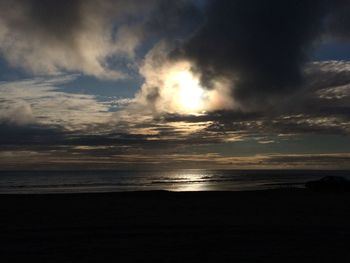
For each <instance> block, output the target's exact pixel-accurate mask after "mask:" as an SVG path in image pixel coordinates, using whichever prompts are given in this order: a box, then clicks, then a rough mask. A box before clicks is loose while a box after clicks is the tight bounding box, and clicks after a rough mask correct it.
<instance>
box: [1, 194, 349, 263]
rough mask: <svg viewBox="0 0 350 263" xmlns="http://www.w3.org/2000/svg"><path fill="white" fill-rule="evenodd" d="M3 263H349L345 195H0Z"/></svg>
mask: <svg viewBox="0 0 350 263" xmlns="http://www.w3.org/2000/svg"><path fill="white" fill-rule="evenodd" d="M0 204H1V217H0V236H1V244H0V245H1V246H0V262H64V263H70V262H73V263H74V262H298V263H300V262H350V194H346V193H339V194H335V193H313V192H308V191H307V190H296V189H295V190H292V189H291V190H271V191H256V192H196V193H189V192H188V193H169V192H139V193H107V194H61V195H60V194H52V195H0Z"/></svg>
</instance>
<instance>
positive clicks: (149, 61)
mask: <svg viewBox="0 0 350 263" xmlns="http://www.w3.org/2000/svg"><path fill="white" fill-rule="evenodd" d="M349 13H350V1H349V0H332V1H331V0H316V1H315V0H313V1H311V0H303V1H298V0H294V1H292V0H287V1H279V0H266V1H260V0H220V1H218V0H217V1H215V0H177V1H169V0H143V1H139V0H73V1H72V0H61V1H50V0H0V170H7V169H172V168H206V169H350V136H349V135H350V16H349V15H348V14H349Z"/></svg>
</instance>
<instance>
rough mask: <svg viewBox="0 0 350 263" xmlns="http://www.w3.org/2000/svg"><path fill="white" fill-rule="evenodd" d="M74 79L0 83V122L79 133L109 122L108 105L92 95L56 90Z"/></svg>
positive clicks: (69, 77) (61, 78)
mask: <svg viewBox="0 0 350 263" xmlns="http://www.w3.org/2000/svg"><path fill="white" fill-rule="evenodd" d="M73 79H74V76H61V77H55V78H35V79H31V80H21V81H13V82H3V83H1V84H0V94H1V100H0V112H1V114H0V121H1V120H2V121H7V122H12V123H16V124H30V123H36V124H41V125H49V126H61V127H63V128H65V129H67V130H81V129H88V128H89V127H96V126H100V125H101V126H103V125H104V124H106V123H108V122H109V119H110V116H111V113H110V112H109V105H108V104H106V103H102V102H99V101H97V99H96V97H95V96H93V95H84V94H72V93H65V92H62V91H60V90H59V88H58V87H57V86H58V85H59V84H62V83H65V82H69V81H71V80H73Z"/></svg>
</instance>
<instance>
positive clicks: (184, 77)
mask: <svg viewBox="0 0 350 263" xmlns="http://www.w3.org/2000/svg"><path fill="white" fill-rule="evenodd" d="M164 92H168V93H170V94H174V97H173V98H174V99H175V104H176V106H177V107H178V108H179V110H180V111H181V112H184V113H192V114H195V113H199V112H200V111H201V110H203V107H204V99H205V95H206V94H205V91H204V90H203V88H202V87H201V86H200V84H199V80H198V79H197V78H195V77H194V76H193V74H192V73H191V72H190V71H189V70H181V71H175V72H171V73H170V74H169V76H168V77H167V78H166V81H165V89H164Z"/></svg>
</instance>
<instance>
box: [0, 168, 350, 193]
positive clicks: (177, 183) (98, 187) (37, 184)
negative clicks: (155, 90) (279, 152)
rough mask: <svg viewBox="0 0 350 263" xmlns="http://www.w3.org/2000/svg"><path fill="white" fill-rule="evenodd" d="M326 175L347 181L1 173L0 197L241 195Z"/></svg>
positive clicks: (301, 176) (205, 173)
mask: <svg viewBox="0 0 350 263" xmlns="http://www.w3.org/2000/svg"><path fill="white" fill-rule="evenodd" d="M326 175H341V176H344V177H346V178H348V179H350V172H349V171H300V170H298V171H295V170H283V171H276V170H274V171H266V170H255V171H252V170H246V171H238V170H199V169H198V170H193V169H191V170H173V171H105V170H104V171H2V172H0V193H80V192H119V191H148V190H168V191H244V190H260V189H271V188H281V187H303V185H304V183H305V182H306V181H308V180H315V179H319V178H321V177H323V176H326Z"/></svg>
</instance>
